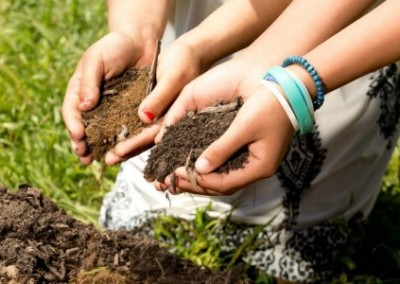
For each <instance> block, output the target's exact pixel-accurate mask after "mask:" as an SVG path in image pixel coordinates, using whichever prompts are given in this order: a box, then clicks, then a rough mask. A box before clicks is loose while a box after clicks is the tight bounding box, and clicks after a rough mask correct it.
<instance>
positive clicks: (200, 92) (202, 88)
mask: <svg viewBox="0 0 400 284" xmlns="http://www.w3.org/2000/svg"><path fill="white" fill-rule="evenodd" d="M219 67H220V68H218V67H216V68H213V69H211V70H209V71H208V72H206V73H204V74H203V75H201V76H200V77H198V78H196V79H195V80H193V81H191V82H190V83H189V84H187V85H186V86H185V87H184V88H183V90H182V92H181V94H180V95H179V97H178V98H177V99H176V101H175V102H174V103H173V105H172V106H171V107H170V109H169V110H168V112H167V114H166V115H165V119H164V123H163V126H162V128H161V130H160V133H159V134H158V135H157V137H156V143H159V141H161V138H162V135H163V133H164V132H165V128H166V127H167V126H169V125H172V124H175V123H177V122H178V121H180V120H181V119H182V118H183V117H184V116H185V115H186V114H187V113H188V112H189V111H197V110H199V109H202V108H205V107H208V106H210V105H213V104H215V103H216V102H217V101H221V100H226V101H232V100H233V99H234V98H235V97H236V96H237V87H238V82H236V81H235V80H230V79H229V78H230V77H229V76H227V75H228V74H227V72H228V70H229V68H226V67H223V66H219Z"/></svg>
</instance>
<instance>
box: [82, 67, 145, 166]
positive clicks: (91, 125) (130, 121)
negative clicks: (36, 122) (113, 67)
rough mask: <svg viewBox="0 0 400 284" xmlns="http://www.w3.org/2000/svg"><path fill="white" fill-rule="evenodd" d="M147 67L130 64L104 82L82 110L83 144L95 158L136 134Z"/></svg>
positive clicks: (139, 125) (140, 122)
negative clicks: (91, 103) (90, 104)
mask: <svg viewBox="0 0 400 284" xmlns="http://www.w3.org/2000/svg"><path fill="white" fill-rule="evenodd" d="M150 81H151V76H150V67H148V68H144V69H137V68H131V69H128V70H127V71H126V72H125V73H123V74H122V75H120V76H119V77H115V78H113V79H111V80H109V81H106V82H105V83H104V86H103V88H102V92H101V96H100V102H99V105H98V106H97V107H96V108H95V109H93V110H91V111H88V112H84V113H82V119H83V125H84V127H85V134H86V144H87V146H88V149H89V151H90V153H91V155H92V156H93V158H94V159H95V160H96V161H102V160H103V158H104V154H105V153H106V152H107V151H108V150H110V149H111V148H113V147H114V146H115V145H116V144H117V143H118V142H120V141H123V140H125V139H127V138H129V137H132V136H134V135H136V134H138V133H139V132H140V131H141V130H142V128H143V126H144V124H143V122H142V121H141V120H140V119H139V116H138V115H137V112H138V108H139V105H140V103H141V102H142V100H143V99H144V98H145V96H146V95H147V92H148V86H149V84H150Z"/></svg>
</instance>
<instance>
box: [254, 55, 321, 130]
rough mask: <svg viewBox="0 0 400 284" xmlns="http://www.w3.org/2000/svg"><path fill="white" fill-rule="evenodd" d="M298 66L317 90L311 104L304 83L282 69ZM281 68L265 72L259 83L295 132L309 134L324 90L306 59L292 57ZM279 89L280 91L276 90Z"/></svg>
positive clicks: (315, 72) (319, 79) (277, 67)
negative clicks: (266, 90)
mask: <svg viewBox="0 0 400 284" xmlns="http://www.w3.org/2000/svg"><path fill="white" fill-rule="evenodd" d="M294 63H295V64H299V65H300V66H302V67H304V69H305V70H306V71H307V72H308V73H309V74H310V76H311V77H312V79H313V81H314V84H315V87H316V89H317V99H316V101H315V103H314V104H313V103H312V101H311V97H310V93H309V92H308V90H307V88H306V86H305V85H304V83H303V82H302V81H301V80H300V78H299V77H298V76H297V75H296V74H294V73H293V72H291V71H289V70H287V69H285V68H283V67H286V66H288V65H290V64H294ZM282 66H283V67H280V66H276V67H273V68H271V69H270V70H268V71H267V73H266V75H265V76H264V78H263V80H262V81H261V83H262V84H263V85H264V86H266V87H267V88H268V89H269V90H270V91H271V93H272V94H273V95H274V96H275V98H276V99H277V100H278V101H279V103H280V104H281V105H282V108H283V109H284V110H285V112H286V114H287V115H288V117H289V119H290V122H291V123H292V125H293V128H294V129H295V131H298V130H300V134H306V133H309V132H311V130H312V129H313V126H314V108H315V109H318V108H319V107H320V106H321V105H322V103H323V101H324V93H325V91H324V88H323V84H322V81H321V78H320V77H319V75H318V73H317V71H316V70H315V69H314V67H312V66H311V65H310V63H308V62H307V60H306V59H304V58H302V57H299V56H293V57H289V58H287V59H285V61H284V62H283V64H282ZM278 87H280V89H279V88H278Z"/></svg>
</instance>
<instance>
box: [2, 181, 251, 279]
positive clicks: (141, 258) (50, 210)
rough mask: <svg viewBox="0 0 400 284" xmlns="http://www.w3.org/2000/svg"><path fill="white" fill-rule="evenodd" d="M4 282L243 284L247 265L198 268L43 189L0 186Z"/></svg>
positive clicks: (155, 243) (154, 243)
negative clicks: (78, 216)
mask: <svg viewBox="0 0 400 284" xmlns="http://www.w3.org/2000/svg"><path fill="white" fill-rule="evenodd" d="M0 212H1V219H0V283H14V284H15V283H120V284H121V283H124V284H125V283H245V282H244V281H243V280H242V275H243V269H242V268H240V267H239V268H238V267H235V268H234V269H231V270H225V271H211V270H210V269H208V268H204V267H203V268H200V267H197V266H195V265H194V264H193V263H192V262H190V261H187V260H182V259H179V258H178V257H176V256H175V255H173V254H171V253H169V252H168V251H167V250H166V249H164V248H161V247H160V246H159V244H158V243H157V242H155V241H153V240H150V239H143V238H139V237H135V236H134V235H132V234H131V233H129V232H126V231H110V232H99V231H97V230H96V229H95V228H94V227H93V226H91V225H86V224H83V223H81V222H79V221H77V220H75V219H74V218H72V217H71V216H69V215H68V214H66V213H65V212H64V211H62V210H60V209H58V208H57V206H56V205H55V204H54V203H53V202H52V201H51V200H50V199H48V198H45V197H44V196H43V195H42V193H41V192H40V191H39V190H37V189H35V188H33V187H30V186H28V185H23V186H21V187H20V190H19V191H18V192H16V193H11V192H9V191H8V190H7V189H5V188H1V189H0Z"/></svg>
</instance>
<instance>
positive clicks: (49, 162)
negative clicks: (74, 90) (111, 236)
mask: <svg viewBox="0 0 400 284" xmlns="http://www.w3.org/2000/svg"><path fill="white" fill-rule="evenodd" d="M104 2H105V1H91V0H69V1H56V0H53V1H52V0H2V1H1V2H0V27H1V28H0V183H1V184H3V185H5V186H7V187H9V188H12V189H15V188H17V186H18V185H19V184H21V183H28V184H31V185H32V186H35V187H38V188H40V189H41V190H43V191H44V193H45V194H46V195H47V196H50V197H51V198H53V199H54V200H55V201H56V203H57V204H59V205H60V206H61V207H62V208H65V209H66V210H68V211H69V212H71V213H72V214H74V215H75V216H77V217H78V218H79V219H82V220H85V221H89V222H96V219H97V215H98V208H99V204H100V202H101V198H102V195H103V193H104V188H109V187H110V183H111V181H112V180H113V177H112V176H113V175H115V170H114V171H113V170H109V171H108V172H107V175H106V178H105V180H104V187H102V188H100V187H99V165H94V166H92V167H89V168H87V167H84V166H82V165H81V164H80V163H79V162H78V159H77V157H76V156H75V155H74V154H72V152H71V150H70V148H71V147H70V144H69V139H68V137H67V133H66V130H65V127H64V125H63V121H62V118H61V113H60V110H61V104H62V100H63V97H64V91H65V88H66V84H67V81H68V79H69V77H70V75H71V74H72V72H73V70H74V68H75V64H76V63H77V61H78V59H79V58H80V56H81V54H82V52H83V50H84V49H85V48H87V47H88V46H89V45H90V44H91V43H93V42H94V41H95V40H96V39H97V38H98V37H100V36H101V35H102V34H103V33H104V32H105V30H106V23H107V22H106V7H105V3H104Z"/></svg>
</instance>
